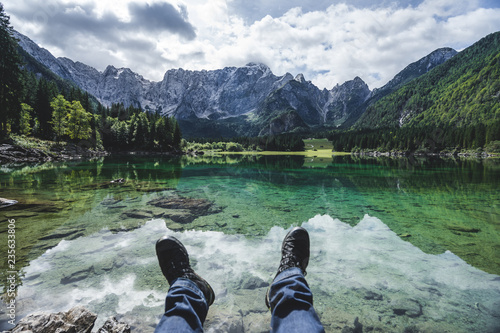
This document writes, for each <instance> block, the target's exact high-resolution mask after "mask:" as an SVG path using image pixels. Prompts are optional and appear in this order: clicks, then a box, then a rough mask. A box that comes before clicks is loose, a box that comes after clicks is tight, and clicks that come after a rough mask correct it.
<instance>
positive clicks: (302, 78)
mask: <svg viewBox="0 0 500 333" xmlns="http://www.w3.org/2000/svg"><path fill="white" fill-rule="evenodd" d="M294 80H295V81H297V82H300V83H305V82H306V79H305V78H304V75H303V74H302V73H301V74H297V76H296V77H295V79H294Z"/></svg>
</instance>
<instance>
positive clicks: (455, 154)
mask: <svg viewBox="0 0 500 333" xmlns="http://www.w3.org/2000/svg"><path fill="white" fill-rule="evenodd" d="M351 154H353V155H357V156H370V157H379V156H385V157H411V156H418V157H472V158H488V157H496V156H498V155H496V154H490V153H486V152H481V153H478V152H463V153H462V152H460V153H459V152H451V153H450V152H439V153H425V152H422V153H420V152H410V151H391V152H380V151H363V152H353V153H351Z"/></svg>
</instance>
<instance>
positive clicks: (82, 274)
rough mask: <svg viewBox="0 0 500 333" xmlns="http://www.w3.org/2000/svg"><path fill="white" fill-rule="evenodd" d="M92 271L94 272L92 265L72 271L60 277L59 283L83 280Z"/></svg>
mask: <svg viewBox="0 0 500 333" xmlns="http://www.w3.org/2000/svg"><path fill="white" fill-rule="evenodd" d="M93 273H94V266H90V267H88V268H86V269H82V270H80V271H78V272H74V273H72V274H70V275H68V276H64V277H63V278H61V284H68V283H73V282H77V281H80V280H83V279H85V278H87V277H88V276H89V275H90V274H93Z"/></svg>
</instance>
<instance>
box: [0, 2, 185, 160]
mask: <svg viewBox="0 0 500 333" xmlns="http://www.w3.org/2000/svg"><path fill="white" fill-rule="evenodd" d="M0 49H1V53H0V77H1V78H2V80H1V82H0V138H2V139H5V138H8V137H9V135H11V134H18V135H24V136H33V137H36V138H40V139H45V140H53V141H57V142H60V141H65V142H73V143H75V144H81V145H84V146H86V147H92V148H97V149H105V150H155V151H171V150H177V149H179V148H180V144H181V139H182V134H181V131H180V127H179V125H178V123H177V121H176V120H175V119H174V118H171V117H165V116H161V115H159V114H157V113H146V112H143V111H142V110H141V109H140V108H135V107H132V106H130V107H127V108H125V107H124V105H123V104H113V105H112V106H111V107H104V106H103V105H101V104H100V103H99V102H98V101H97V100H96V99H95V98H94V97H92V96H90V95H89V94H88V93H86V92H84V91H82V90H80V89H78V88H77V87H75V86H74V85H72V84H71V83H70V82H66V81H64V80H62V79H60V78H57V77H54V75H53V74H52V75H51V73H49V72H50V71H49V70H48V69H46V68H45V69H44V68H42V69H40V68H37V73H40V72H41V73H42V74H41V75H38V76H37V75H35V74H34V72H33V71H30V70H29V67H32V66H33V61H30V59H29V56H28V55H27V54H26V52H23V51H22V50H21V49H20V48H19V46H18V43H17V41H16V40H15V39H14V38H13V37H12V27H11V26H10V24H9V17H8V16H7V15H6V14H5V12H4V10H3V6H2V5H1V4H0ZM43 74H45V75H43Z"/></svg>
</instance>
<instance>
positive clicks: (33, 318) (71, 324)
mask: <svg viewBox="0 0 500 333" xmlns="http://www.w3.org/2000/svg"><path fill="white" fill-rule="evenodd" d="M96 319H97V315H96V314H94V313H92V312H90V311H89V310H87V309H85V308H84V307H82V306H76V307H74V308H72V309H71V310H69V311H68V312H59V313H52V314H48V313H35V314H32V315H29V316H27V317H25V318H23V319H21V321H20V322H19V323H18V324H17V325H16V326H15V327H14V328H13V329H12V330H11V333H21V332H24V333H28V332H37V333H52V332H74V333H90V332H91V331H92V328H93V327H94V323H95V321H96Z"/></svg>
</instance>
